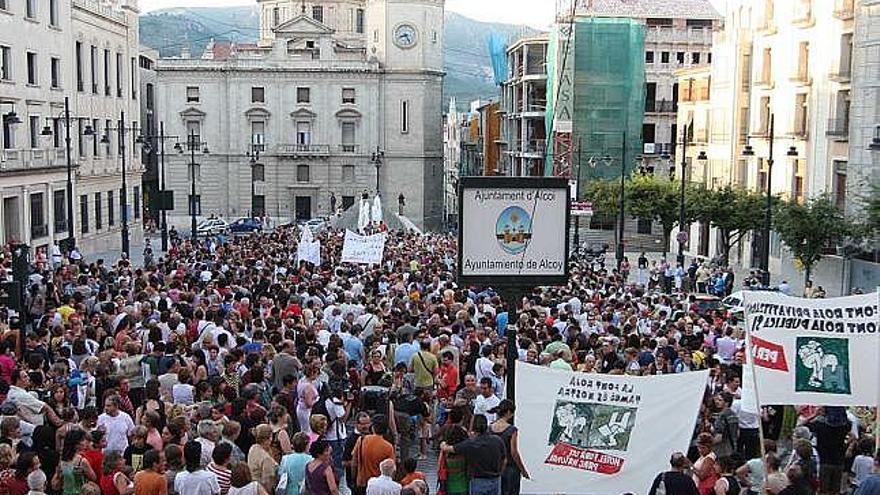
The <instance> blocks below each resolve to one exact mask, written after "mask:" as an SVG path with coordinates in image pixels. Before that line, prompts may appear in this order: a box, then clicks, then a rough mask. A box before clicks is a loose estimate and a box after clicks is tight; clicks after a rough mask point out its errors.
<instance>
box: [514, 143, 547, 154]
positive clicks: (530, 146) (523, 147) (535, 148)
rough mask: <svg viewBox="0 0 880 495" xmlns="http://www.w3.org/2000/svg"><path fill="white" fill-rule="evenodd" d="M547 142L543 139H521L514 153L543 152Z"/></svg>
mask: <svg viewBox="0 0 880 495" xmlns="http://www.w3.org/2000/svg"><path fill="white" fill-rule="evenodd" d="M546 145H547V142H546V141H545V140H543V139H532V140H530V141H520V142H518V143H516V147H515V148H514V149H513V150H512V151H513V153H514V154H516V153H521V154H537V153H540V154H543V153H544V150H545V149H546Z"/></svg>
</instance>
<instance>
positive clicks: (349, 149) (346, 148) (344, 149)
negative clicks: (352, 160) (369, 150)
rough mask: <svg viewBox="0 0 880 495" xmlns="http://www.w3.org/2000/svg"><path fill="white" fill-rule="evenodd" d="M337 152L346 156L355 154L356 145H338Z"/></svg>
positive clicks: (356, 150)
mask: <svg viewBox="0 0 880 495" xmlns="http://www.w3.org/2000/svg"><path fill="white" fill-rule="evenodd" d="M339 152H340V153H346V154H352V153H357V152H358V145H356V144H340V145H339Z"/></svg>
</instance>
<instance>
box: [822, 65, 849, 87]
mask: <svg viewBox="0 0 880 495" xmlns="http://www.w3.org/2000/svg"><path fill="white" fill-rule="evenodd" d="M828 79H831V80H832V81H834V82H839V83H847V82H849V81H850V80H851V79H852V67H850V64H840V66H839V67H838V68H837V69H836V70H834V71H833V72H831V74H828Z"/></svg>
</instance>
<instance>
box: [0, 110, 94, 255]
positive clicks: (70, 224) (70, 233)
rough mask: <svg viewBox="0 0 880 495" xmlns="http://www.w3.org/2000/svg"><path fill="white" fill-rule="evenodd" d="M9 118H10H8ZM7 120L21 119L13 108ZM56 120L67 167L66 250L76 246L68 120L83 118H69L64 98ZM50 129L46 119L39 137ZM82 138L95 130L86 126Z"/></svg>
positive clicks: (14, 122)
mask: <svg viewBox="0 0 880 495" xmlns="http://www.w3.org/2000/svg"><path fill="white" fill-rule="evenodd" d="M10 116H11V117H10ZM7 118H11V122H10V123H13V124H17V123H20V122H21V119H19V118H18V116H17V115H15V107H14V106H13V111H12V112H10V113H8V114H6V115H4V116H3V120H4V122H8V121H7ZM58 118H59V119H61V118H63V119H64V148H65V150H64V155H65V158H66V162H67V163H66V165H67V191H66V194H67V239H66V242H67V249H73V248H74V247H75V246H76V236H75V235H74V215H73V159H72V158H71V152H70V119H71V118H76V119H77V120H79V119H80V118H83V117H71V116H70V97H67V96H65V97H64V112H62V113H61V114H59V115H58ZM53 132H54V131H53V130H52V127H51V126H49V118H46V125H44V126H43V130H42V131H40V135H41V136H51V135H52V134H53ZM82 135H83V136H90V137H94V136H95V129H94V128H92V126H91V125H89V124H86V126H85V127H84V128H83V131H82Z"/></svg>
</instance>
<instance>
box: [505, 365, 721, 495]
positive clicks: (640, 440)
mask: <svg viewBox="0 0 880 495" xmlns="http://www.w3.org/2000/svg"><path fill="white" fill-rule="evenodd" d="M708 376H709V371H708V370H703V371H695V372H689V373H678V374H674V375H659V376H626V375H600V374H586V373H575V372H570V371H560V370H554V369H550V368H545V367H541V366H533V365H529V364H525V363H522V362H519V361H517V363H516V398H517V401H516V403H517V404H516V405H517V408H516V420H517V421H516V424H517V425H518V427H519V445H520V452H521V454H522V456H523V462H525V465H526V468H527V469H528V471H529V473H530V474H531V480H523V485H522V493H566V494H581V493H583V494H586V493H589V494H590V495H620V494H621V493H627V492H629V493H633V494H637V495H644V494H646V493H648V491H649V489H650V488H651V483H652V482H653V481H654V477H656V476H657V474H658V473H660V472H663V471H666V470H668V469H669V456H670V455H671V454H672V453H673V452H676V451H678V452H685V453H686V452H687V449H688V445H689V444H690V440H691V436H692V435H693V432H694V425H695V424H696V421H697V413H698V412H699V408H700V401H701V400H702V398H703V393H704V392H705V390H706V381H707V379H708Z"/></svg>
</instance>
